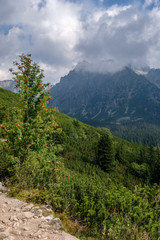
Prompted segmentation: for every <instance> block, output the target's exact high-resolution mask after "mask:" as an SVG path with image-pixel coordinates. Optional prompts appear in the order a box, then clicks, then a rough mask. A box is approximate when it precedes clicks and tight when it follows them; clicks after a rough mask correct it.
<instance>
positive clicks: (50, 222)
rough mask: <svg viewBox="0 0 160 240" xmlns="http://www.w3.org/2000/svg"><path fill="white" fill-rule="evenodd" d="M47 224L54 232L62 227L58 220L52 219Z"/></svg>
mask: <svg viewBox="0 0 160 240" xmlns="http://www.w3.org/2000/svg"><path fill="white" fill-rule="evenodd" d="M49 224H51V225H52V226H53V228H54V229H55V230H59V229H61V227H62V223H61V220H60V219H59V218H53V219H52V220H50V221H49Z"/></svg>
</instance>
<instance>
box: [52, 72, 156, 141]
mask: <svg viewBox="0 0 160 240" xmlns="http://www.w3.org/2000/svg"><path fill="white" fill-rule="evenodd" d="M51 95H52V96H53V100H51V101H50V103H49V107H53V106H57V107H58V108H59V110H60V111H61V112H63V113H65V114H67V115H69V116H71V117H74V118H77V119H79V120H80V121H82V122H85V123H88V124H91V125H93V126H96V127H109V128H110V129H111V130H112V133H113V134H116V133H118V134H117V136H120V137H124V135H122V134H121V133H120V132H121V131H119V132H117V131H116V129H117V128H119V127H120V128H121V126H125V127H126V128H127V125H129V129H131V128H133V129H134V130H135V129H136V132H138V131H139V129H138V128H139V127H138V126H139V125H142V123H145V125H147V124H150V125H151V124H152V125H154V126H157V127H156V128H157V131H158V132H159V131H160V130H159V126H160V89H159V88H157V86H155V84H153V83H151V82H150V81H148V80H147V78H146V77H144V76H142V75H138V74H136V73H135V72H134V71H132V70H131V69H129V68H125V69H124V70H122V71H120V72H117V73H115V74H95V73H88V72H83V71H76V70H73V71H71V72H70V73H69V74H68V75H67V76H65V77H63V78H61V81H60V83H58V84H56V85H55V86H54V87H53V88H52V89H51ZM148 126H149V125H148ZM146 130H147V129H146ZM143 135H144V136H143V137H142V138H144V139H145V138H146V137H147V132H144V133H143ZM127 137H128V139H132V136H131V135H130V136H129V135H128V136H127ZM139 140H141V139H139Z"/></svg>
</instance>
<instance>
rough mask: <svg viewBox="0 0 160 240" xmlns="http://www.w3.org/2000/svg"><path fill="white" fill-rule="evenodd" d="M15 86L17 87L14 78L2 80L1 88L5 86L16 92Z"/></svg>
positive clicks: (0, 82)
mask: <svg viewBox="0 0 160 240" xmlns="http://www.w3.org/2000/svg"><path fill="white" fill-rule="evenodd" d="M14 87H15V82H14V81H13V80H3V81H0V88H4V89H7V90H10V91H12V92H16V90H15V89H14Z"/></svg>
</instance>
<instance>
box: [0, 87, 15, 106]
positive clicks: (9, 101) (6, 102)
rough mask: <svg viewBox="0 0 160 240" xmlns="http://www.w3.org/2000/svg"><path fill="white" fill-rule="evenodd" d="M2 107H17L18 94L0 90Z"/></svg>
mask: <svg viewBox="0 0 160 240" xmlns="http://www.w3.org/2000/svg"><path fill="white" fill-rule="evenodd" d="M3 106H5V107H14V106H19V98H18V94H15V93H13V92H11V91H9V90H5V89H3V88H0V107H3Z"/></svg>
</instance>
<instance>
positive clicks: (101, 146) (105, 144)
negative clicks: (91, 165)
mask: <svg viewBox="0 0 160 240" xmlns="http://www.w3.org/2000/svg"><path fill="white" fill-rule="evenodd" d="M113 161H114V154H113V146H112V140H111V137H110V136H109V134H108V133H104V134H103V135H102V136H101V138H100V140H99V143H98V151H97V163H98V165H99V166H100V167H101V169H102V170H104V171H105V172H109V171H111V170H112V168H113Z"/></svg>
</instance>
